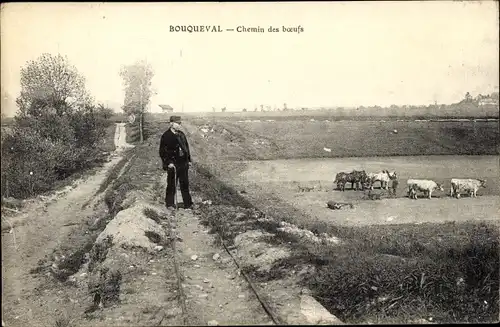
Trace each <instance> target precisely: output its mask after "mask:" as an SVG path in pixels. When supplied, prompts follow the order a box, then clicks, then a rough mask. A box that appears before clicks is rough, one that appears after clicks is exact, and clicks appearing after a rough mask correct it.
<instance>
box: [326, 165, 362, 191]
mask: <svg viewBox="0 0 500 327" xmlns="http://www.w3.org/2000/svg"><path fill="white" fill-rule="evenodd" d="M367 178H368V176H367V175H366V172H365V171H364V170H353V171H352V172H350V173H344V172H341V173H338V174H337V175H336V176H335V181H334V183H335V182H336V183H337V188H338V189H340V190H342V191H344V190H345V184H346V183H351V188H352V189H353V190H358V189H359V188H361V189H362V190H364V188H365V185H366V181H367Z"/></svg>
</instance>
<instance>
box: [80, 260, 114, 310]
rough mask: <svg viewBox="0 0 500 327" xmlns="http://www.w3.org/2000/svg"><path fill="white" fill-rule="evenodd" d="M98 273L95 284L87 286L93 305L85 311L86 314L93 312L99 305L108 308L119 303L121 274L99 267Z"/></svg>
mask: <svg viewBox="0 0 500 327" xmlns="http://www.w3.org/2000/svg"><path fill="white" fill-rule="evenodd" d="M98 273H99V280H98V282H97V284H92V285H91V284H89V293H90V295H92V296H93V304H92V306H91V307H90V308H88V309H87V310H86V313H89V312H92V311H95V310H96V309H97V308H98V307H99V306H100V305H102V306H103V307H108V306H109V305H111V304H113V303H116V302H118V301H119V297H120V285H121V281H122V274H121V272H120V271H119V270H111V269H109V268H107V267H101V268H100V269H99V272H98Z"/></svg>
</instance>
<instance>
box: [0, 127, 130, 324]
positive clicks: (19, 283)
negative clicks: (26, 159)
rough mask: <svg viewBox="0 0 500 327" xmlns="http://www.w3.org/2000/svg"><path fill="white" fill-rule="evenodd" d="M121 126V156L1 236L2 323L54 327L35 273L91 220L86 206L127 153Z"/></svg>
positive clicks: (35, 207) (25, 213) (34, 208)
mask: <svg viewBox="0 0 500 327" xmlns="http://www.w3.org/2000/svg"><path fill="white" fill-rule="evenodd" d="M117 125H118V126H117V129H116V133H115V142H116V144H115V145H116V147H117V150H116V152H115V153H114V154H113V155H112V157H111V160H110V161H109V162H108V163H106V164H105V166H104V167H103V168H102V169H100V170H99V171H97V173H96V174H94V175H92V176H89V177H87V178H86V179H83V180H81V181H79V182H78V183H77V186H76V187H75V188H73V189H71V190H69V191H68V192H66V193H62V194H59V195H58V196H57V197H56V198H53V199H52V200H53V201H50V202H48V201H43V202H39V203H33V204H32V205H30V206H29V207H27V208H24V209H23V210H22V211H21V212H20V213H19V214H17V215H16V216H13V217H10V218H9V220H10V221H11V223H12V224H13V225H14V226H15V227H14V228H13V229H12V230H11V231H7V232H6V233H2V317H3V321H4V322H5V323H6V325H7V326H47V325H53V323H54V319H53V315H54V312H48V311H47V310H46V306H45V304H44V303H38V302H39V301H40V300H39V299H38V296H37V295H36V294H37V292H36V288H37V286H38V285H39V282H40V281H38V280H37V277H36V276H34V275H32V274H30V270H31V269H34V268H36V267H37V264H38V262H39V261H40V260H43V259H44V258H45V257H46V256H49V255H50V254H51V253H52V251H53V249H55V248H57V247H58V246H60V245H61V242H62V241H63V240H65V238H66V237H67V236H68V235H69V234H70V232H71V231H72V230H73V229H75V228H79V227H78V226H79V225H83V224H84V223H85V222H86V221H87V220H88V219H89V217H90V216H91V215H92V207H93V206H88V207H87V208H86V209H84V210H82V205H83V204H84V203H86V202H88V201H91V200H92V199H93V198H94V195H95V193H96V192H97V190H98V189H99V187H100V185H101V183H102V182H103V180H104V179H105V177H106V173H107V172H108V170H109V169H111V168H112V167H113V166H114V165H116V164H117V163H118V162H119V161H120V159H121V158H122V156H121V152H122V151H123V149H125V148H127V147H128V145H127V144H126V143H125V134H124V133H125V128H124V126H123V125H124V124H117ZM75 226H76V227H75Z"/></svg>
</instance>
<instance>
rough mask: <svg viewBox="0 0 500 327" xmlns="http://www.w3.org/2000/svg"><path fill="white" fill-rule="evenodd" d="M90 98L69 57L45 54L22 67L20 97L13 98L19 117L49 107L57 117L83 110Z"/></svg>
mask: <svg viewBox="0 0 500 327" xmlns="http://www.w3.org/2000/svg"><path fill="white" fill-rule="evenodd" d="M92 102H93V99H92V97H91V96H90V95H89V93H88V92H87V90H86V89H85V78H84V77H83V75H81V74H80V73H79V72H78V70H77V69H76V67H75V66H73V65H71V64H70V63H69V61H68V58H67V57H65V56H62V55H60V54H58V55H56V56H54V55H51V54H49V53H44V54H42V55H41V56H40V57H38V58H37V59H36V60H31V61H28V63H27V64H26V65H25V66H24V67H22V68H21V94H20V95H19V97H18V98H17V99H16V103H17V105H18V106H19V110H20V113H21V114H22V115H31V116H38V115H40V110H44V108H47V107H50V108H52V109H55V110H56V112H57V114H59V115H60V114H62V113H63V112H64V111H67V110H72V108H75V109H84V108H86V107H87V106H90V105H92Z"/></svg>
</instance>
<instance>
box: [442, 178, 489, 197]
mask: <svg viewBox="0 0 500 327" xmlns="http://www.w3.org/2000/svg"><path fill="white" fill-rule="evenodd" d="M480 187H486V180H484V179H460V178H452V179H451V188H450V196H454V195H455V196H456V198H457V199H458V198H460V192H461V191H465V192H467V193H469V195H470V196H471V197H473V198H476V197H477V191H478V190H479V188H480Z"/></svg>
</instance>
